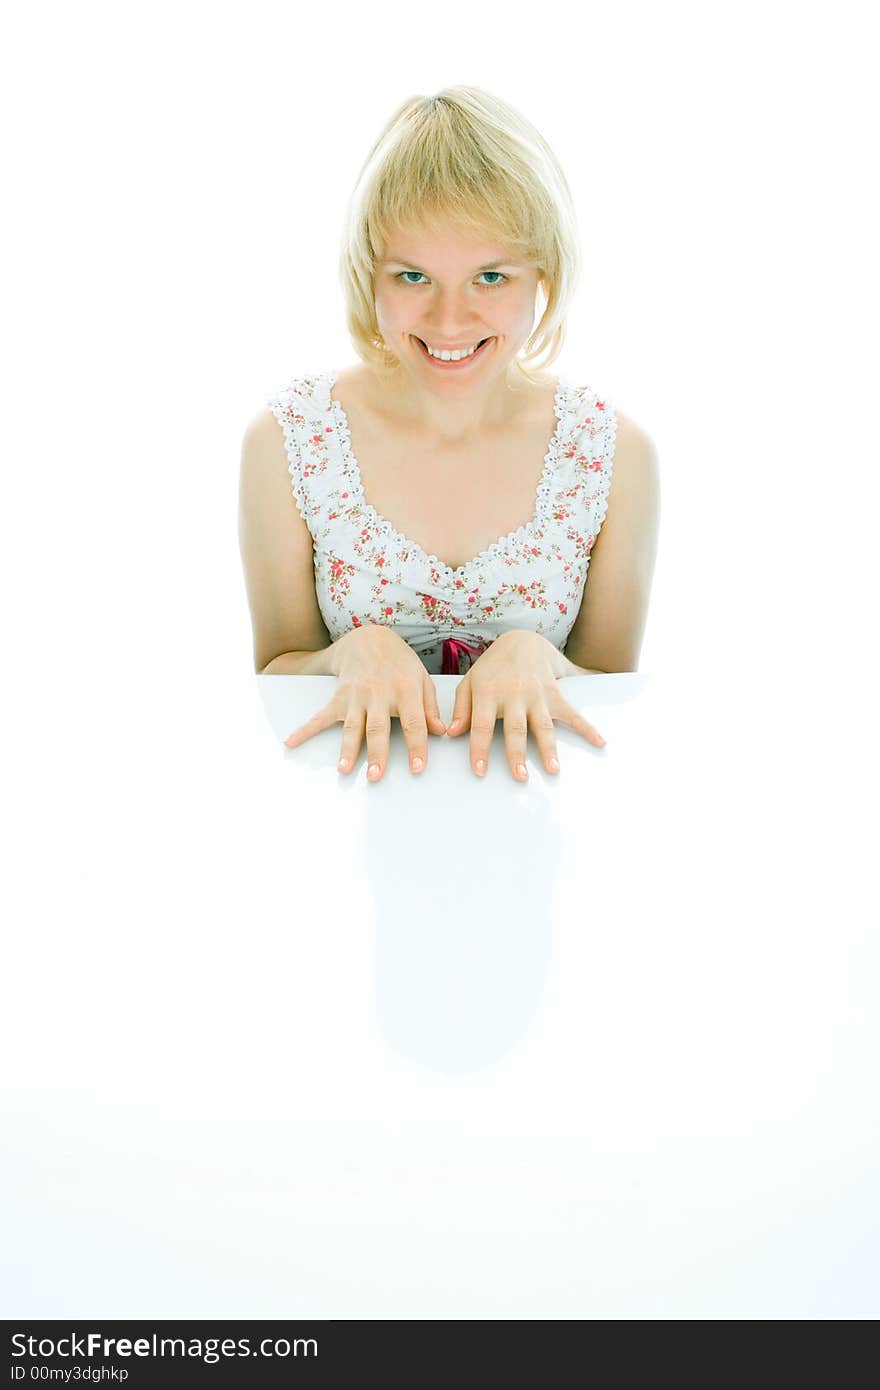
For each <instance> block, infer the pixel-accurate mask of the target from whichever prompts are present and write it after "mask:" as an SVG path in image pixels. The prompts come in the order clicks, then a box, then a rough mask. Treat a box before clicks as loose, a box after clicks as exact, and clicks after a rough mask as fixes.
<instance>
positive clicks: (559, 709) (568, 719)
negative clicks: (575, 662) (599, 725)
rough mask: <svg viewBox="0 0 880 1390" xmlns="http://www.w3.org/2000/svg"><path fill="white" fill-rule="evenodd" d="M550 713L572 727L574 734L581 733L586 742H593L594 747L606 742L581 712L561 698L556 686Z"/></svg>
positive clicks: (602, 745)
mask: <svg viewBox="0 0 880 1390" xmlns="http://www.w3.org/2000/svg"><path fill="white" fill-rule="evenodd" d="M551 714H552V715H553V718H554V719H558V720H559V722H560V724H567V725H568V727H569V729H574V731H575V733H576V734H582V735H583V737H584V738H585V739H587V740H588V742H590V743H592V744H594V745H595V747H596V748H604V747H605V744H606V743H607V742H608V740H607V739H604V738H603V737H602V735H601V734H600V733H599V730H598V729H595V728H594V727H593V725H592V724H590V723H589V722H588V721H587V720H586V719H585V718H584V716H583V715H582V714H579V713H578V711H577V710H576V709H572V707H571V705H570V704H568V702H567V701H566V700H563V698H562V696H561V695H560V694H559V693H558V688H557V694H556V699H555V700H554V702H553V708H552V710H551Z"/></svg>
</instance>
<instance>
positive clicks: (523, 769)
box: [516, 763, 529, 777]
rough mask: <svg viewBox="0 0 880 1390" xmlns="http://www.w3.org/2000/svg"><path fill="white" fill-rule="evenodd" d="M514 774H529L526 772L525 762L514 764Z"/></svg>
mask: <svg viewBox="0 0 880 1390" xmlns="http://www.w3.org/2000/svg"><path fill="white" fill-rule="evenodd" d="M516 775H517V777H528V775H529V774H528V773H527V772H526V765H525V763H517V765H516Z"/></svg>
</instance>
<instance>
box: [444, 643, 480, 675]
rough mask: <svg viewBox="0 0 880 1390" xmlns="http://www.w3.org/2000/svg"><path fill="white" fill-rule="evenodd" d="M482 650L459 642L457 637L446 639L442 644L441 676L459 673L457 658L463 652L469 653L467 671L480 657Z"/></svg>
mask: <svg viewBox="0 0 880 1390" xmlns="http://www.w3.org/2000/svg"><path fill="white" fill-rule="evenodd" d="M483 650H484V649H481V648H480V647H471V646H469V645H468V643H467V642H461V641H459V639H458V638H457V637H447V638H446V641H445V642H444V643H443V665H442V666H441V668H440V673H441V675H444V676H457V675H459V673H460V671H461V666H460V665H459V657H460V655H461V653H462V652H463V651H465V652H468V653H469V659H468V670H470V668H471V667H472V666H473V664H474V662H475V661H476V659H477V657H478V656H482V654H483Z"/></svg>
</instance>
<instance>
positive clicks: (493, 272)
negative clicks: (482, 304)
mask: <svg viewBox="0 0 880 1390" xmlns="http://www.w3.org/2000/svg"><path fill="white" fill-rule="evenodd" d="M480 274H481V275H497V277H498V279H497V280H494V281H493V282H492V284H491V285H481V286H480V288H481V289H484V290H494V289H497V288H498V287H499V283H500V282H501V281H503V280H507V279H509V276H507V275H503V274H502V273H501V271H500V270H481V271H480ZM404 275H418V276H420V277H421V279H422V280H424V279H425V278H426V277H425V276H424V275H422V272H421V271H420V270H401V271H400V273H399V274H398V276H397V277H396V278H397V279H398V280H403V283H404V284H405V285H413V284H415V281H414V280H404V279H403V277H404Z"/></svg>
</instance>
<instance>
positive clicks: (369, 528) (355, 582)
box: [268, 369, 617, 674]
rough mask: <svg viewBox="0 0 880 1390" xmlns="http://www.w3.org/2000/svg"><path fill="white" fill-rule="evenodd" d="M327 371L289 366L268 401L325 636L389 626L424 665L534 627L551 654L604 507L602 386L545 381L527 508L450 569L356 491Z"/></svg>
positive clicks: (568, 623) (356, 473)
mask: <svg viewBox="0 0 880 1390" xmlns="http://www.w3.org/2000/svg"><path fill="white" fill-rule="evenodd" d="M336 378H337V373H336V371H335V370H334V369H330V370H327V371H324V372H320V373H318V374H317V375H315V376H300V377H296V378H295V379H294V380H293V381H292V382H291V383H290V384H289V385H288V386H286V387H284V388H282V390H280V391H278V392H277V393H276V394H275V395H274V396H273V397H272V398H271V399H270V400H269V402H268V404H269V406H270V408H271V410H272V412H273V413H274V415H275V418H276V419H277V421H278V423H279V425H280V426H281V428H282V430H283V432H284V443H285V448H286V451H287V458H288V464H289V472H290V478H291V489H292V496H293V500H294V501H295V503H296V505H297V507H298V508H299V511H300V514H301V516H302V517H303V520H304V521H305V523H306V525H307V526H308V528H309V531H310V532H311V535H312V540H313V543H314V563H315V592H316V595H317V599H318V604H319V607H320V609H321V614H322V617H323V619H324V625H325V627H326V628H327V631H328V632H329V634H330V637H331V639H332V640H333V641H334V642H335V641H336V640H337V639H338V638H339V637H341V636H342V635H343V633H345V632H348V631H349V630H350V629H351V628H352V627H360V626H362V625H363V624H364V623H384V624H386V625H387V626H388V627H392V628H394V630H395V632H397V633H398V634H399V635H400V636H401V637H402V638H404V640H405V641H406V642H408V643H409V645H410V646H411V647H412V648H413V650H414V651H415V652H416V653H417V654H418V656H419V657H420V658H421V660H422V662H423V663H424V665H425V667H426V669H427V670H428V671H429V672H431V673H432V674H437V673H440V672H443V671H445V672H451V673H453V674H458V673H459V672H460V671H462V670H467V668H468V666H469V665H470V664H471V662H472V661H473V660H476V657H477V656H478V655H480V654H481V653H482V652H484V651H485V650H486V648H487V647H488V646H490V645H491V643H492V642H493V641H494V640H495V638H496V637H498V636H499V635H500V634H501V633H502V632H507V631H509V630H510V629H513V628H519V629H528V630H529V631H532V632H537V633H540V634H541V635H542V636H543V637H546V638H547V640H548V641H550V642H552V643H553V645H554V646H555V647H557V648H558V649H559V650H560V651H563V650H564V649H565V644H566V642H567V640H568V635H569V633H570V631H571V629H572V627H573V625H574V621H575V619H576V617H577V615H578V611H579V609H580V606H581V601H582V599H583V595H584V587H585V585H586V582H587V576H588V570H589V564H590V551H591V550H592V548H593V544H594V542H595V540H596V537H597V536H598V534H599V530H600V527H601V525H602V522H603V520H604V518H605V512H606V509H607V505H608V492H609V488H610V486H611V471H612V466H613V461H614V445H615V438H616V427H617V422H616V417H615V412H614V409H613V407H612V406H611V405H610V403H609V402H608V400H607V399H606V398H605V397H604V396H599V395H598V394H597V393H596V392H595V391H593V390H592V389H591V388H590V387H588V386H573V385H571V384H570V383H568V382H567V381H565V380H564V379H563V378H562V377H559V378H557V389H556V399H555V411H556V421H557V424H556V430H555V433H554V434H553V437H552V439H551V440H550V442H549V446H548V450H547V453H546V455H545V459H544V470H543V473H542V475H541V479H540V482H539V483H538V487H537V490H536V497H535V509H534V512H533V515H532V516H531V518H530V519H529V520H527V521H526V522H525V523H524V525H522V526H520V527H519V528H518V529H517V530H516V531H511V532H510V533H509V535H507V536H501V537H499V539H498V540H497V541H495V542H493V544H492V545H490V546H487V548H486V549H485V550H482V551H480V553H479V555H475V556H474V557H473V559H471V560H468V561H467V562H466V563H465V564H464V565H459V567H458V568H457V569H450V567H449V566H448V565H445V564H444V563H443V561H442V560H438V559H437V556H436V555H428V554H427V553H426V552H425V551H424V550H423V549H422V548H421V546H420V545H418V544H417V543H416V542H415V541H412V540H410V539H409V538H408V537H407V536H404V535H401V533H400V532H399V531H397V530H396V529H395V528H394V526H393V525H392V523H391V522H390V521H389V520H388V519H387V518H386V517H384V516H380V515H379V513H378V512H377V511H375V510H374V509H373V507H371V506H370V504H369V503H368V502H367V500H366V498H365V497H364V489H363V484H362V482H361V476H360V469H359V468H358V464H357V460H356V459H355V457H354V454H353V453H352V449H351V438H350V435H349V430H348V421H347V419H346V416H345V411H344V410H343V408H342V406H341V405H340V403H339V402H338V401H335V400H333V398H332V396H331V394H330V393H331V390H332V388H333V386H334V385H335V382H336Z"/></svg>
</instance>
